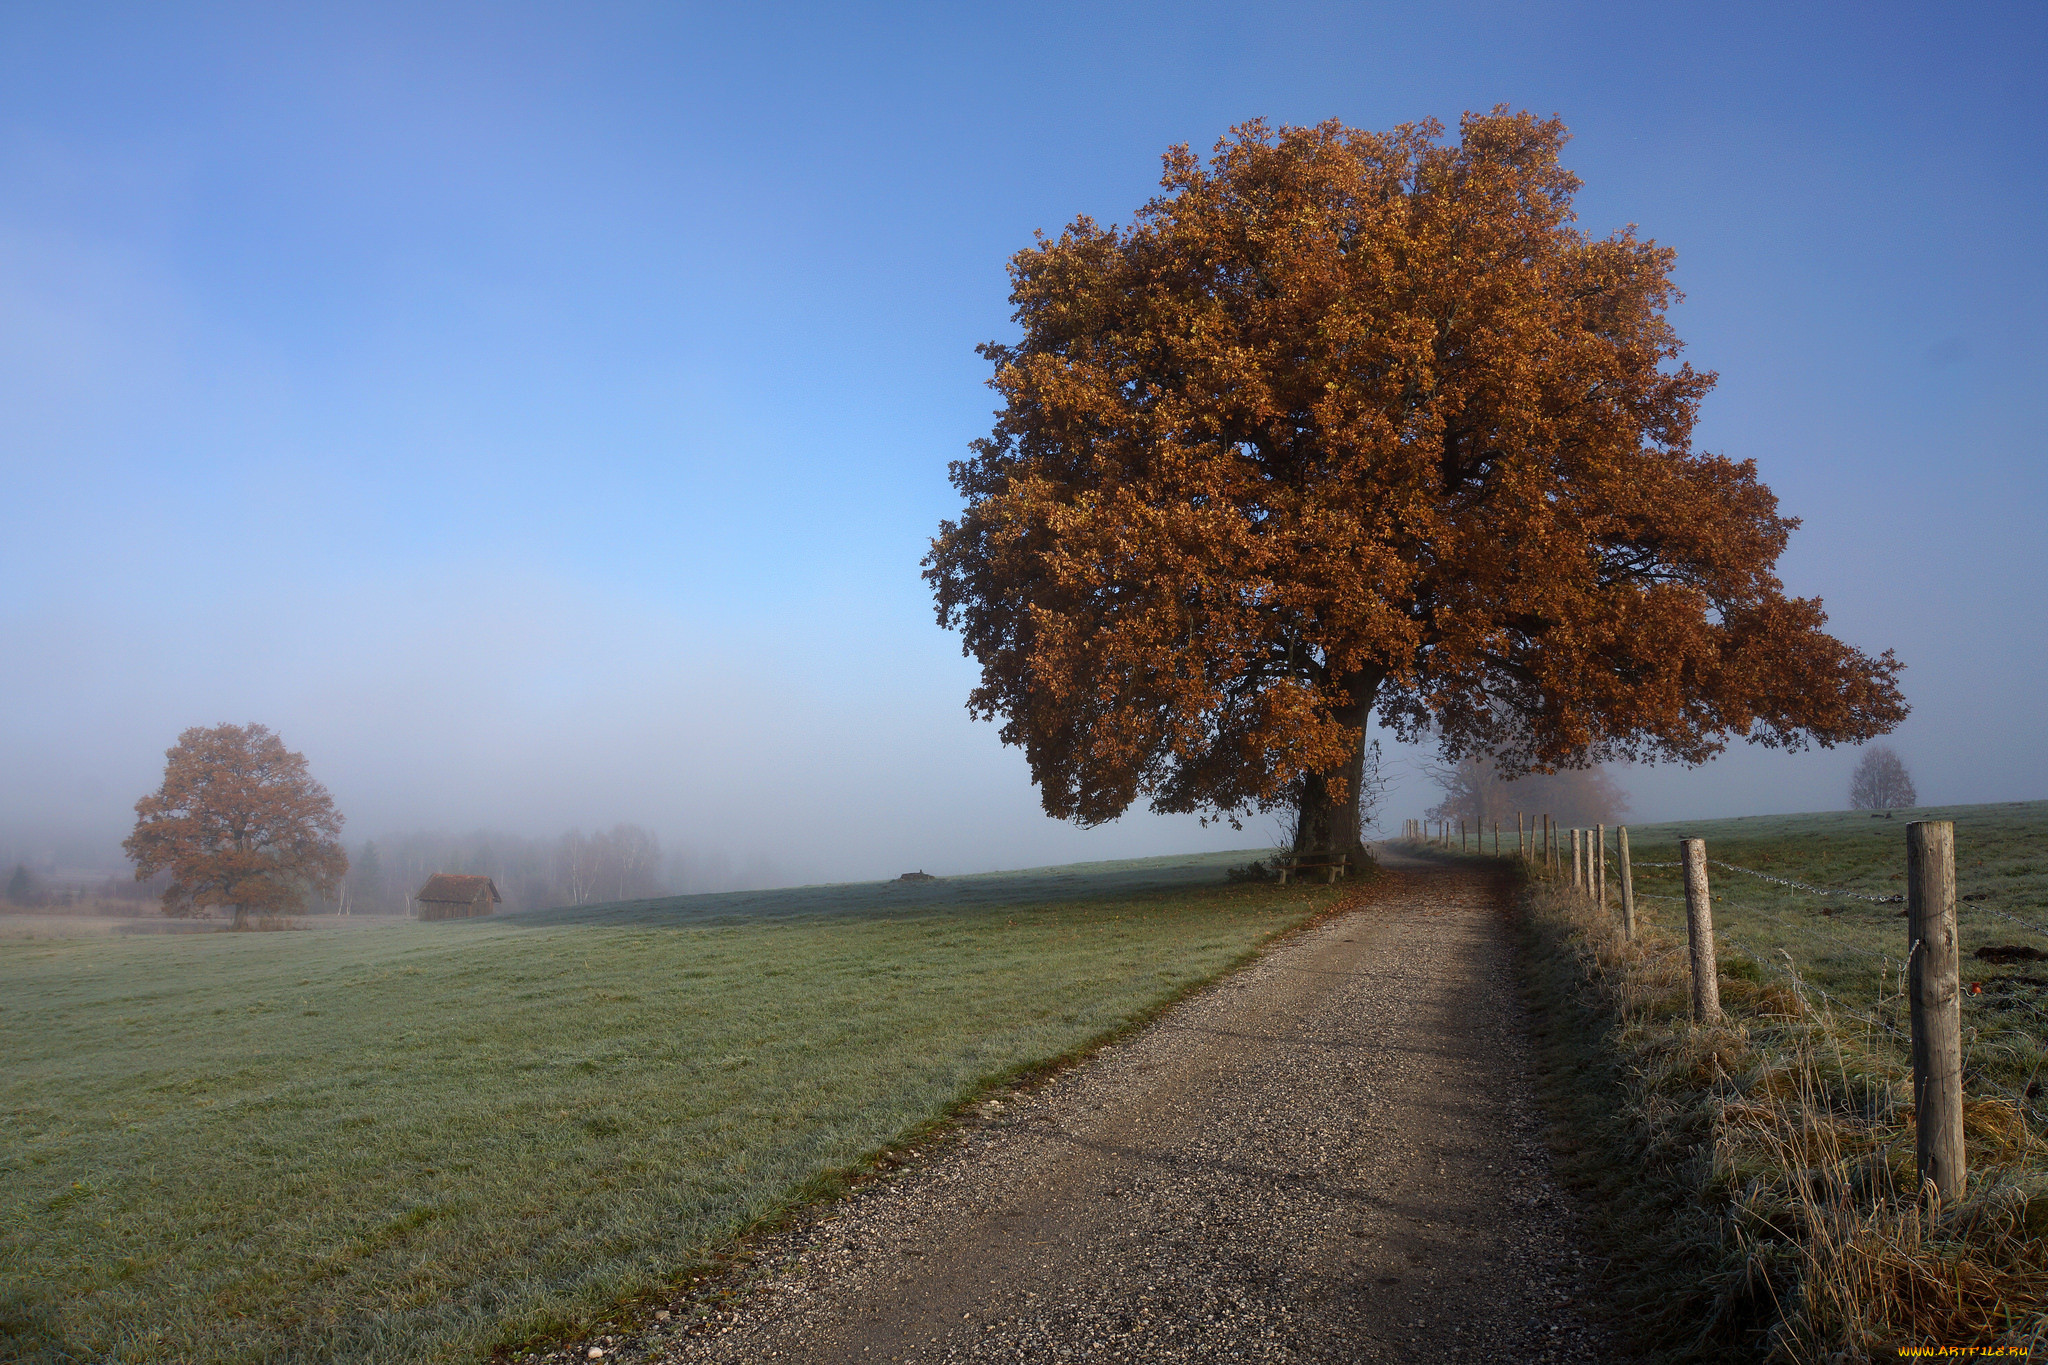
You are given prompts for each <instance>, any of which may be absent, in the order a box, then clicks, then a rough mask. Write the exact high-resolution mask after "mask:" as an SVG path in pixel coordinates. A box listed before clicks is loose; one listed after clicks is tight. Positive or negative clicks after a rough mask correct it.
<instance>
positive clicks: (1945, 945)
mask: <svg viewBox="0 0 2048 1365" xmlns="http://www.w3.org/2000/svg"><path fill="white" fill-rule="evenodd" d="M1906 940H1907V945H1908V948H1907V951H1908V952H1909V953H1910V954H1911V956H1910V957H1909V958H1908V962H1909V963H1910V964H1911V965H1910V966H1909V968H1908V969H1907V970H1908V977H1907V987H1906V990H1907V997H1908V999H1909V1000H1910V1001H1911V1004H1912V1013H1913V1122H1914V1126H1915V1127H1916V1128H1917V1129H1918V1135H1917V1141H1916V1143H1915V1153H1916V1155H1917V1156H1918V1158H1919V1163H1920V1183H1921V1185H1922V1186H1923V1187H1925V1186H1927V1185H1932V1186H1933V1187H1934V1191H1935V1194H1936V1195H1937V1196H1938V1197H1939V1198H1940V1200H1941V1202H1942V1203H1945V1204H1952V1203H1954V1202H1955V1201H1956V1200H1958V1199H1960V1198H1962V1195H1963V1183H1964V1178H1965V1176H1966V1175H1967V1174H1968V1171H1967V1169H1966V1167H1965V1164H1964V1156H1963V999H1962V973H1961V971H1960V969H1959V966H1958V963H1957V961H1956V827H1955V825H1954V824H1953V823H1952V822H1950V821H1948V820H1915V821H1914V822H1913V823H1912V824H1910V825H1907V826H1906Z"/></svg>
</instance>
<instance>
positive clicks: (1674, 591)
mask: <svg viewBox="0 0 2048 1365" xmlns="http://www.w3.org/2000/svg"><path fill="white" fill-rule="evenodd" d="M1442 133H1443V130H1442V128H1441V126H1440V125H1438V124H1436V123H1434V122H1424V123H1418V124H1408V125H1404V126H1402V127H1399V128H1396V129H1394V130H1393V131H1392V132H1389V133H1369V132H1362V131H1359V130H1357V129H1352V128H1346V127H1344V126H1342V125H1340V124H1338V123H1335V122H1330V123H1325V124H1322V125H1319V126H1317V127H1313V128H1283V129H1280V130H1279V131H1278V132H1273V131H1271V130H1269V129H1268V127H1267V126H1266V125H1265V124H1263V123H1251V124H1247V125H1245V126H1243V127H1240V128H1237V129H1235V130H1233V131H1232V133H1231V134H1230V135H1229V136H1228V137H1227V138H1225V139H1223V140H1222V141H1221V142H1219V143H1218V145H1217V148H1216V151H1215V155H1214V156H1213V157H1212V158H1211V159H1210V160H1209V161H1208V162H1207V164H1204V163H1203V162H1202V161H1200V160H1199V159H1197V158H1196V157H1195V156H1194V155H1192V154H1191V153H1190V152H1189V151H1188V149H1187V148H1186V147H1179V148H1175V149H1174V150H1172V151H1171V152H1169V153H1168V154H1167V155H1166V158H1165V174H1164V177H1163V179H1162V182H1161V184H1162V187H1163V192H1162V193H1161V194H1160V195H1158V196H1157V197H1155V198H1154V199H1152V200H1151V201H1150V202H1148V203H1147V204H1145V206H1144V207H1143V208H1141V209H1140V210H1139V211H1138V214H1137V216H1136V219H1135V221H1134V222H1133V223H1132V224H1131V226H1129V227H1128V228H1123V229H1118V228H1115V227H1102V226H1098V225H1097V224H1096V223H1095V222H1093V221H1091V220H1090V219H1087V218H1080V219H1076V220H1075V221H1074V223H1073V224H1072V225H1071V226H1070V227H1068V228H1067V229H1066V230H1065V231H1064V232H1063V233H1061V234H1060V236H1059V237H1058V238H1057V239H1052V240H1048V239H1046V238H1043V237H1041V238H1040V239H1039V241H1038V243H1037V244H1036V245H1035V246H1032V247H1029V248H1027V249H1025V250H1023V251H1020V252H1018V253H1017V255H1016V256H1014V257H1013V258H1012V259H1011V262H1010V277H1011V282H1012V291H1011V295H1010V297H1011V300H1012V302H1013V303H1015V304H1016V306H1017V311H1016V314H1015V319H1016V321H1017V323H1018V324H1019V325H1020V326H1021V328H1022V331H1023V335H1022V337H1021V338H1020V339H1018V340H1017V341H1016V342H1015V343H1014V344H1009V345H1003V344H998V343H990V344H989V345H987V346H984V347H982V348H981V353H982V354H983V355H984V356H985V357H987V358H988V360H989V361H990V362H991V363H992V364H993V366H994V375H993V377H992V379H991V380H990V383H991V385H992V386H993V387H994V388H995V389H996V391H997V392H998V393H999V394H1001V395H1002V398H1003V402H1004V406H1003V407H1002V409H1001V410H1000V412H999V413H998V416H997V420H996V425H995V429H994V431H993V432H992V434H990V435H989V436H988V437H986V438H984V439H982V440H980V441H977V442H976V443H975V445H974V455H973V457H972V458H971V459H968V460H965V461H962V462H958V463H956V464H954V465H953V466H952V481H953V485H954V487H955V488H956V489H958V490H959V492H960V494H961V495H962V497H963V498H964V499H965V502H966V510H965V512H964V513H963V515H962V516H961V519H960V520H959V521H958V522H951V521H949V522H945V523H943V524H942V525H941V526H940V530H939V535H938V536H937V538H936V539H935V540H934V541H933V542H932V549H931V553H930V555H929V556H928V557H927V558H926V560H925V566H926V578H927V580H928V581H929V582H930V584H931V586H932V589H933V592H934V595H935V597H936V600H937V608H938V616H939V621H940V623H941V624H942V625H944V626H948V627H952V628H957V629H958V630H959V631H960V632H961V635H962V637H963V643H964V647H965V649H966V651H967V652H968V653H969V654H971V655H972V656H973V657H974V658H975V659H977V660H978V661H979V662H980V664H981V683H980V686H978V687H977V688H975V690H974V691H973V693H972V694H971V696H970V699H969V702H968V705H969V709H970V710H971V711H972V712H973V713H975V714H976V715H978V716H980V717H982V718H985V719H996V718H1000V719H1001V722H1002V737H1003V739H1004V740H1005V741H1006V742H1008V743H1011V744H1016V745H1020V746H1022V748H1023V749H1024V751H1025V754H1026V757H1027V759H1028V761H1029V763H1030V765H1031V771H1032V775H1033V777H1034V778H1035V780H1036V781H1037V783H1038V785H1039V787H1040V790H1041V793H1042V797H1043V802H1044V805H1045V809H1046V810H1047V811H1048V812H1049V813H1051V814H1053V815H1055V816H1061V817H1066V818H1071V819H1075V820H1078V821H1081V822H1083V823H1095V822H1099V821H1105V820H1111V819H1114V818H1116V817H1117V816H1118V815H1120V814H1122V813H1123V812H1124V811H1125V810H1126V809H1128V808H1129V806H1130V805H1131V803H1132V802H1133V801H1135V800H1136V799H1138V798H1139V797H1140V796H1144V797H1146V798H1148V799H1149V800H1150V803H1151V805H1152V807H1153V809H1155V810H1159V811H1208V812H1218V813H1222V814H1225V815H1227V816H1230V817H1231V818H1233V819H1235V818H1236V814H1237V813H1238V812H1242V811H1247V810H1255V809H1269V808H1272V807H1275V806H1288V805H1291V806H1293V807H1295V808H1296V809H1297V811H1298V815H1299V818H1298V820H1297V822H1296V824H1297V836H1296V843H1297V847H1298V848H1301V849H1303V850H1318V851H1320V850H1350V849H1355V848H1357V847H1358V845H1359V843H1360V835H1359V827H1358V817H1357V810H1358V807H1357V804H1356V802H1355V801H1353V800H1352V799H1351V793H1352V792H1353V791H1355V790H1356V787H1357V782H1358V776H1359V766H1360V763H1361V755H1362V752H1363V748H1362V746H1363V744H1364V736H1365V728H1366V722H1367V720H1368V718H1369V717H1370V716H1373V715H1376V716H1377V717H1378V719H1379V721H1380V722H1381V723H1382V724H1384V725H1387V726H1389V727H1390V728H1392V729H1393V730H1394V731H1395V733H1396V734H1397V735H1398V736H1399V737H1401V738H1404V739H1414V738H1417V737H1420V736H1421V735H1423V734H1424V733H1427V732H1429V731H1431V730H1434V731H1435V732H1436V733H1437V734H1438V735H1439V737H1440V740H1441V743H1442V748H1443V751H1444V754H1445V756H1446V759H1447V760H1448V761H1452V762H1455V761H1457V760H1458V759H1460V758H1462V757H1464V756H1465V755H1466V754H1468V753H1486V754H1490V755H1492V756H1493V757H1494V758H1495V759H1496V760H1497V761H1498V762H1499V763H1500V764H1501V766H1502V767H1503V768H1504V769H1505V770H1508V771H1511V772H1512V771H1526V770H1532V769H1550V768H1556V767H1560V766H1563V767H1575V766H1579V765H1582V764H1585V763H1589V762H1597V761H1602V760H1606V759H1613V758H1632V759H1655V758H1665V759H1673V760H1677V761H1681V762H1687V763H1696V762H1699V761H1701V760H1704V759H1706V758H1708V757H1709V756H1711V755H1713V754H1714V753H1716V752H1718V751H1720V750H1721V749H1722V748H1723V747H1724V746H1725V744H1726V743H1727V739H1728V737H1729V736H1730V735H1742V736H1746V737H1747V738H1748V739H1750V740H1751V741H1752V742H1757V743H1762V744H1766V745H1782V746H1787V747H1795V748H1796V747H1800V746H1803V745H1805V744H1807V743H1809V742H1817V743H1820V744H1822V745H1832V744H1835V743H1840V742H1845V741H1857V740H1862V739H1866V738H1869V737H1870V736H1872V735H1876V734H1878V733H1881V732H1883V731H1885V730H1888V729H1890V728H1891V727H1892V726H1893V725H1895V724H1896V723H1897V722H1898V721H1899V720H1900V718H1901V717H1903V716H1904V715H1905V711H1906V708H1905V704H1904V702H1903V701H1902V700H1901V698H1900V695H1899V691H1898V688H1897V683H1896V675H1897V672H1898V669H1899V664H1898V663H1897V661H1896V660H1894V659H1893V657H1892V656H1891V654H1890V653H1889V652H1887V653H1886V654H1884V655H1883V656H1881V657H1879V658H1871V657H1868V656H1866V655H1864V654H1862V653H1860V652H1859V651H1857V650H1855V649H1853V648H1851V647H1849V646H1848V645H1845V644H1843V643H1842V642H1840V641H1838V640H1835V639H1833V638H1831V637H1830V636H1828V635H1827V634H1825V633H1824V632H1823V631H1822V629H1821V627H1822V624H1823V623H1824V622H1825V620H1826V618H1825V616H1824V615H1823V614H1822V612H1821V607H1820V603H1819V602H1818V601H1815V600H1812V599H1804V598H1788V597H1786V596H1785V595H1784V592H1783V590H1782V585H1781V584H1780V583H1779V581H1778V579H1777V578H1776V577H1775V576H1774V575H1773V573H1772V567H1773V565H1774V564H1775V562H1776V560H1777V557H1778V554H1779V552H1780V551H1781V550H1782V549H1783V548H1784V546H1785V542H1786V538H1787V535H1788V533H1789V532H1790V531H1791V530H1792V528H1793V527H1794V526H1795V525H1796V524H1797V523H1796V522H1795V521H1793V520H1791V519H1789V518H1786V517H1781V516H1779V515H1778V512H1777V501H1776V499H1775V498H1774V497H1773V496H1772V494H1771V493H1770V491H1769V490H1768V489H1767V488H1765V487H1764V486H1763V485H1762V484H1760V483H1759V482H1758V481H1757V477H1756V470H1755V467H1754V465H1753V464H1751V463H1748V462H1744V463H1736V462H1734V461H1731V460H1727V459H1724V458H1722V457H1720V456H1716V455H1708V454H1702V453H1697V452H1694V451H1693V450H1692V449H1691V445H1690V442H1691V438H1692V429H1693V421H1694V417H1695V414H1696V412H1697V409H1698V407H1699V403H1700V400H1701V398H1702V397H1703V396H1704V395H1705V394H1706V392H1707V391H1708V389H1709V388H1710V386H1711V385H1712V383H1713V376H1712V375H1710V374H1701V373H1697V372H1695V371H1694V370H1692V369H1691V368H1690V367H1689V366H1686V365H1682V364H1676V357H1677V355H1678V353H1679V349H1680V344H1679V341H1678V339H1677V337H1676V335H1675V334H1674V333H1673V331H1672V329H1671V326H1670V324H1669V323H1668V321H1667V320H1666V317H1665V310H1666V309H1667V307H1668V306H1669V305H1670V303H1671V302H1672V301H1673V300H1674V299H1675V298H1676V297H1677V291H1676V290H1675V289H1674V287H1673V286H1672V284H1671V282H1670V271H1671V265H1672V260H1673V254H1672V252H1671V251H1669V250H1668V249H1666V248H1663V247H1659V246H1657V245H1655V244H1654V243H1652V242H1648V241H1643V240H1639V239H1638V238H1637V237H1636V236H1635V234H1634V233H1633V231H1624V232H1620V233H1616V234H1614V235H1612V236H1609V237H1604V238H1593V237H1589V236H1587V235H1586V234H1585V233H1583V232H1581V231H1580V230H1579V229H1578V228H1576V227H1575V226H1574V225H1573V215H1572V195H1573V193H1574V192H1575V190H1576V189H1577V187H1578V183H1579V182H1578V180H1577V179H1576V178H1575V177H1574V176H1572V175H1571V174H1570V173H1569V172H1567V171H1566V170H1564V169H1563V168H1562V167H1561V166H1560V165H1559V164H1558V154H1559V151H1560V149H1561V148H1562V146H1563V144H1564V142H1565V136H1566V135H1565V130H1564V127H1563V126H1562V125H1561V124H1559V123H1557V122H1556V121H1554V120H1550V121H1546V120H1539V119H1536V118H1532V117H1530V116H1528V115H1526V114H1508V113H1506V112H1504V111H1503V110H1496V111H1494V112H1493V113H1492V114H1487V115H1467V116H1466V118H1465V119H1464V122H1463V124H1462V125H1461V129H1460V137H1459V139H1458V141H1457V142H1456V143H1455V144H1447V143H1446V142H1444V141H1443V137H1442Z"/></svg>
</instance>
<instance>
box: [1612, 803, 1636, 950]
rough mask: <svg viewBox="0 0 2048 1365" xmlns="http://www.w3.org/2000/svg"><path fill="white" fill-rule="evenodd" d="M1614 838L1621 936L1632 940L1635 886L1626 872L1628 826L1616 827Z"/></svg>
mask: <svg viewBox="0 0 2048 1365" xmlns="http://www.w3.org/2000/svg"><path fill="white" fill-rule="evenodd" d="M1614 836H1615V842H1616V843H1618V844H1620V845H1621V936H1622V937H1623V938H1626V939H1632V938H1634V937H1635V936H1636V884H1635V879H1634V878H1633V877H1631V876H1630V875H1629V870H1628V826H1627V825H1619V826H1617V827H1616V828H1615V831H1614Z"/></svg>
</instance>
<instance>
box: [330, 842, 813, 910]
mask: <svg viewBox="0 0 2048 1365" xmlns="http://www.w3.org/2000/svg"><path fill="white" fill-rule="evenodd" d="M436 872H456V873H467V874H471V875H479V876H486V877H489V878H491V880H492V881H494V882H495V883H496V884H497V887H498V894H499V895H501V896H503V897H504V898H505V904H504V906H503V908H504V909H506V910H539V909H547V908H549V907H552V906H558V905H595V904H599V903H601V902H605V901H626V900H641V899H644V898H647V897H650V896H668V895H686V894H690V893H693V892H700V891H735V890H743V889H752V888H756V887H764V886H774V885H777V884H779V882H780V878H779V877H778V875H777V872H776V869H775V867H774V865H773V864H772V863H770V862H769V861H768V860H767V859H765V858H763V857H759V856H757V857H754V858H752V859H749V860H746V861H744V862H741V863H739V864H737V865H735V863H734V861H733V860H732V859H731V858H730V857H728V856H727V855H725V854H724V853H722V852H712V853H709V854H699V853H696V852H694V851H691V850H688V849H676V850H673V851H669V852H666V853H664V851H663V849H662V845H661V840H660V839H659V838H657V837H656V836H655V835H654V834H653V833H652V832H650V831H649V830H646V829H643V828H642V827H641V826H639V825H635V824H623V823H622V824H616V825H613V826H612V827H611V828H610V829H602V830H596V831H593V832H591V833H588V834H586V833H584V832H583V831H582V830H580V829H572V830H569V831H567V832H566V833H563V834H559V835H556V836H554V837H553V838H545V837H542V838H535V837H531V836H527V835H521V834H507V833H504V832H502V831H493V830H476V831H473V832H471V833H468V834H449V833H414V834H403V835H391V836H386V837H384V838H381V839H374V840H369V841H367V842H364V843H361V844H357V845H354V846H352V847H351V848H350V849H349V871H348V876H347V878H346V879H345V881H344V882H343V884H342V885H341V886H339V887H337V888H336V890H335V892H334V894H332V895H328V896H315V897H313V898H312V899H311V900H310V901H309V903H308V907H307V908H308V910H309V911H310V912H311V913H313V914H327V915H331V914H350V915H402V914H405V913H406V911H407V901H408V898H409V897H410V896H411V895H412V894H413V893H414V892H416V891H418V890H419V888H420V886H421V884H422V883H424V882H425V881H426V879H427V878H428V877H430V876H432V875H433V874H434V873H436Z"/></svg>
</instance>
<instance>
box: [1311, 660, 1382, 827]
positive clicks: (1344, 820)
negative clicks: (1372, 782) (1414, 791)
mask: <svg viewBox="0 0 2048 1365" xmlns="http://www.w3.org/2000/svg"><path fill="white" fill-rule="evenodd" d="M1385 676H1386V675H1385V674H1384V673H1372V672H1361V673H1353V674H1350V675H1349V676H1347V677H1346V678H1345V679H1344V690H1345V693H1346V695H1347V696H1348V697H1349V701H1348V703H1347V704H1345V705H1343V706H1340V707H1338V708H1337V710H1336V711H1335V712H1334V714H1335V716H1336V719H1337V720H1338V721H1339V722H1340V723H1341V724H1343V725H1345V726H1348V727H1350V729H1351V732H1352V734H1351V753H1350V756H1349V757H1347V758H1346V759H1345V760H1344V766H1343V767H1342V768H1339V769H1337V770H1336V771H1335V772H1329V773H1310V774H1309V775H1308V776H1307V777H1306V778H1305V779H1303V781H1302V788H1301V804H1300V806H1299V807H1298V811H1297V814H1298V818H1297V819H1296V821H1295V825H1294V851H1295V852H1296V853H1297V854H1303V855H1310V854H1312V855H1315V856H1318V857H1321V856H1327V855H1333V854H1339V853H1341V854H1348V855H1349V856H1350V857H1351V859H1352V866H1354V867H1362V866H1364V865H1365V864H1366V862H1368V861H1369V859H1368V858H1367V857H1366V852H1365V831H1364V829H1363V828H1362V822H1361V821H1360V819H1359V816H1358V788H1359V784H1360V782H1361V780H1362V779H1363V778H1364V776H1365V722H1366V717H1367V716H1369V715H1370V714H1371V713H1372V701H1373V696H1374V694H1375V693H1377V692H1378V691H1379V687H1380V679H1381V678H1383V677H1385ZM1339 783H1341V784H1342V786H1343V789H1344V794H1343V796H1342V798H1341V799H1339V798H1338V797H1337V796H1336V794H1335V793H1334V792H1333V791H1332V787H1333V786H1335V785H1337V784H1339Z"/></svg>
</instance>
